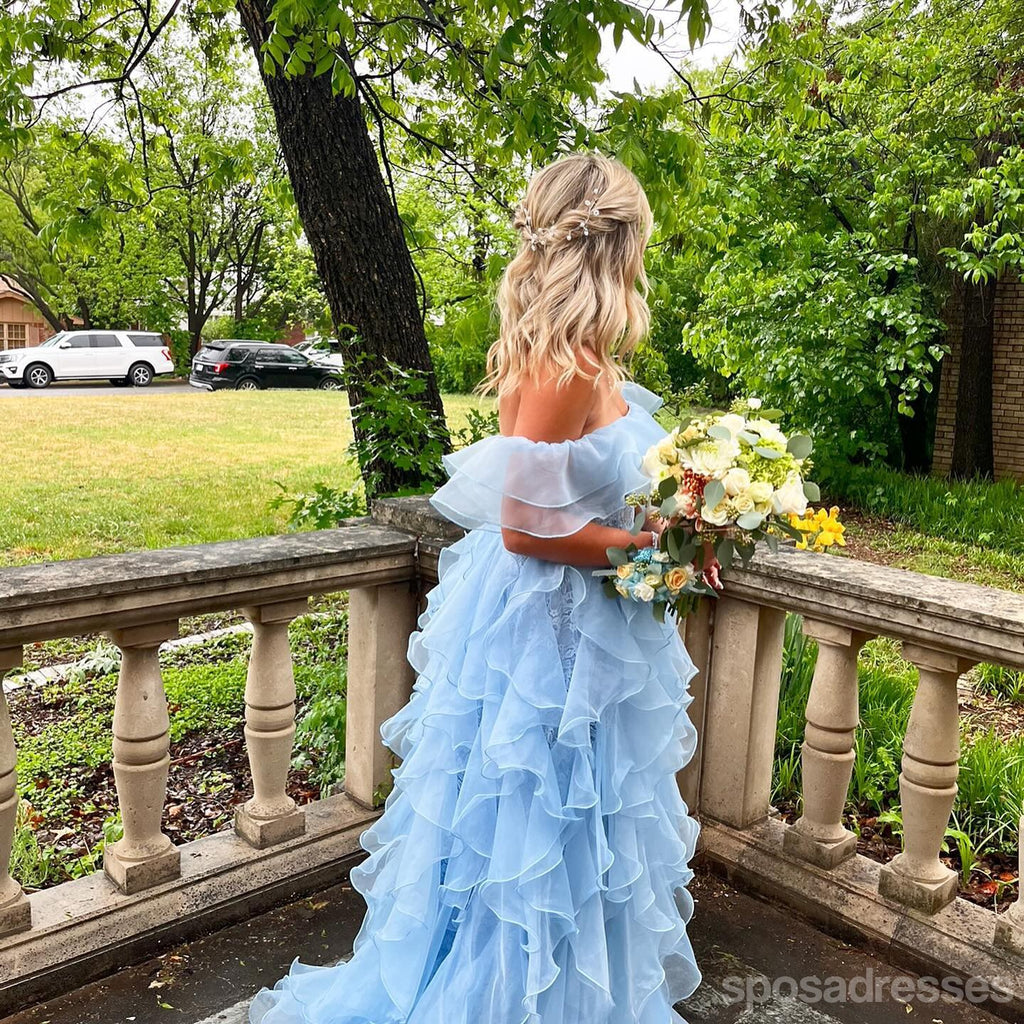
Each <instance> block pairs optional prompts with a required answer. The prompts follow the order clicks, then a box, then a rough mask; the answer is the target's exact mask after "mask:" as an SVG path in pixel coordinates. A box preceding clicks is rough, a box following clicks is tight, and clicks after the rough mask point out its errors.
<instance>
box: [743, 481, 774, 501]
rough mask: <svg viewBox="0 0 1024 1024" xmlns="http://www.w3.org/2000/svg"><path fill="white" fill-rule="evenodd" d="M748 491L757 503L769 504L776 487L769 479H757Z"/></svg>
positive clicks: (752, 499)
mask: <svg viewBox="0 0 1024 1024" xmlns="http://www.w3.org/2000/svg"><path fill="white" fill-rule="evenodd" d="M747 493H748V494H749V495H750V498H751V501H753V502H754V504H755V505H767V504H768V503H769V502H770V501H771V500H772V495H773V494H774V493H775V488H774V487H772V485H771V484H770V483H768V481H767V480H755V481H754V482H753V483H752V484H751V485H750V487H749V489H748V490H747Z"/></svg>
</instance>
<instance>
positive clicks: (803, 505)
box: [772, 473, 807, 516]
mask: <svg viewBox="0 0 1024 1024" xmlns="http://www.w3.org/2000/svg"><path fill="white" fill-rule="evenodd" d="M772 507H773V508H774V509H775V511H776V512H778V513H780V514H781V515H793V516H802V515H803V514H804V513H805V512H806V511H807V495H805V494H804V485H803V481H802V480H801V479H800V475H799V474H798V473H790V474H789V476H788V477H786V482H785V483H784V484H783V485H782V486H781V487H780V488H779V489H778V490H777V491H776V492H775V493H774V494H773V495H772Z"/></svg>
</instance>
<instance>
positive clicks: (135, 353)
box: [0, 331, 174, 388]
mask: <svg viewBox="0 0 1024 1024" xmlns="http://www.w3.org/2000/svg"><path fill="white" fill-rule="evenodd" d="M173 371H174V362H173V361H172V360H171V352H170V349H169V348H168V347H167V342H166V341H165V340H164V338H163V335H160V334H157V333H155V332H154V331H61V332H60V333H59V334H55V335H54V336H53V337H52V338H47V340H46V341H44V342H43V343H42V345H37V346H35V347H34V348H22V349H15V350H14V351H13V352H0V379H2V380H4V381H6V382H7V383H8V384H9V385H10V386H11V387H12V388H45V387H47V386H49V385H50V384H51V383H52V382H53V381H55V380H109V381H110V383H111V384H125V385H131V386H133V387H137V388H144V387H146V385H148V384H149V383H150V382H151V381H152V380H153V378H154V377H156V376H158V375H160V374H163V373H172V372H173Z"/></svg>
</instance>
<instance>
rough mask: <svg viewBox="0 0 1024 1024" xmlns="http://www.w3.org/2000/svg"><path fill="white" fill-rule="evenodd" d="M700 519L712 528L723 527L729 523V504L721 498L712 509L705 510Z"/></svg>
mask: <svg viewBox="0 0 1024 1024" xmlns="http://www.w3.org/2000/svg"><path fill="white" fill-rule="evenodd" d="M700 517H701V519H703V520H704V522H705V523H710V524H711V525H712V526H725V524H726V523H727V522H729V502H728V501H726V499H725V498H723V499H722V500H721V501H720V502H719V503H718V504H717V505H716V506H715V507H714V508H710V509H709V508H705V509H704V510H703V511H702V512H701V514H700Z"/></svg>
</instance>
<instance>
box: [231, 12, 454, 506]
mask: <svg viewBox="0 0 1024 1024" xmlns="http://www.w3.org/2000/svg"><path fill="white" fill-rule="evenodd" d="M237 6H238V11H239V14H240V15H241V19H242V24H243V26H244V27H245V30H246V33H247V34H248V37H249V42H250V44H251V46H252V49H253V52H254V53H255V55H256V62H257V64H258V65H259V67H260V73H261V75H263V82H264V85H265V86H266V88H267V93H268V95H269V97H270V102H271V106H272V107H273V109H274V117H275V120H276V122H277V131H278V136H279V138H280V142H281V150H282V153H283V155H284V159H285V164H286V165H287V167H288V175H289V177H290V179H291V184H292V191H293V192H294V194H295V202H296V206H297V207H298V211H299V216H300V217H301V219H302V224H303V227H304V229H305V233H306V237H307V239H308V240H309V244H310V248H311V249H312V252H313V257H314V259H315V261H316V267H317V271H318V272H319V274H320V280H321V281H322V283H323V287H324V292H325V293H326V296H327V301H328V304H329V306H330V309H331V317H332V319H333V320H334V325H335V329H336V330H338V331H339V334H341V329H342V325H344V324H352V325H354V326H355V328H356V329H357V331H358V335H359V336H358V338H357V339H356V340H355V341H353V342H352V349H353V350H354V351H355V352H357V353H361V352H366V353H368V354H370V355H371V356H372V357H373V360H372V361H373V363H375V364H379V363H380V362H381V361H383V360H385V359H387V360H390V361H392V362H394V363H397V364H399V365H401V366H403V367H405V368H407V369H411V370H415V371H419V372H421V373H422V374H423V375H424V376H425V378H426V383H427V387H426V391H425V392H424V395H423V397H422V399H421V401H422V403H423V405H424V406H425V407H426V408H428V409H429V410H430V412H431V414H432V416H433V417H434V418H435V419H436V420H437V423H438V425H439V426H441V427H442V428H443V427H444V422H445V421H444V408H443V406H442V404H441V394H440V392H439V391H438V388H437V381H436V379H435V377H434V369H433V365H432V363H431V360H430V353H429V351H428V348H427V339H426V334H425V333H424V330H423V320H422V317H421V314H420V308H419V303H418V302H417V295H416V281H415V275H414V271H413V265H412V258H411V257H410V255H409V249H408V247H407V245H406V242H405V237H404V235H403V233H402V225H401V222H400V221H399V218H398V212H397V211H396V209H395V207H394V204H393V203H392V201H391V197H390V195H389V194H388V191H387V188H386V187H385V184H384V179H383V177H382V175H381V170H380V165H379V163H378V161H377V152H376V149H375V148H374V145H373V142H372V141H371V139H370V135H369V132H368V130H367V127H366V121H365V119H364V117H363V112H362V108H361V104H360V102H359V99H358V97H357V96H335V95H334V94H333V92H332V90H331V83H330V79H329V78H328V77H327V76H326V75H319V76H314V75H313V74H311V73H307V74H305V75H302V76H300V77H297V78H286V77H285V76H284V75H283V74H276V75H269V76H268V75H266V74H264V72H263V55H262V52H261V46H262V44H263V43H264V42H265V41H266V39H267V37H268V36H269V34H270V30H269V26H268V25H267V9H268V5H267V3H266V0H237ZM342 54H343V56H344V57H345V59H348V54H347V52H345V51H344V50H342ZM350 65H351V62H350ZM352 73H353V76H354V75H355V71H354V70H353V71H352ZM361 398H362V395H361V392H360V388H359V382H358V379H357V380H355V381H352V382H351V385H350V387H349V401H350V403H351V404H352V405H353V407H354V406H355V405H357V404H358V403H359V401H360V400H361ZM444 434H445V436H447V430H446V429H445V430H444ZM356 440H357V442H359V441H361V440H367V438H362V437H361V436H360V431H359V430H358V429H357V434H356ZM361 462H362V464H361V469H362V470H363V475H364V478H366V477H367V474H368V471H372V472H373V473H375V474H380V476H379V479H380V480H381V481H382V483H381V488H380V490H381V493H388V492H393V491H397V490H400V489H402V488H408V487H417V486H419V485H420V484H422V483H423V482H424V481H423V480H422V478H421V476H420V474H419V473H418V471H417V470H416V469H415V468H412V469H405V470H403V469H399V468H398V467H396V466H394V465H392V464H390V463H389V462H387V461H386V460H384V459H382V458H379V457H378V458H377V459H376V460H373V461H372V462H366V461H363V456H361Z"/></svg>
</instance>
